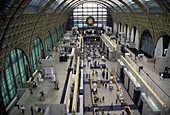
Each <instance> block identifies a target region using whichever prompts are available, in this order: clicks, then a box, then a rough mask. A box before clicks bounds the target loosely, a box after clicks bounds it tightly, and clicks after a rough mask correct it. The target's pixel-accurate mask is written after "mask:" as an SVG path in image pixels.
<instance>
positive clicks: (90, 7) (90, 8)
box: [69, 2, 113, 29]
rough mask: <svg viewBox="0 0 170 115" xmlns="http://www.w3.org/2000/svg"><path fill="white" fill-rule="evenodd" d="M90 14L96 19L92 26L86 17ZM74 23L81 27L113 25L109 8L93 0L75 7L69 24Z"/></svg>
mask: <svg viewBox="0 0 170 115" xmlns="http://www.w3.org/2000/svg"><path fill="white" fill-rule="evenodd" d="M89 16H92V17H93V18H94V19H95V23H94V24H93V25H92V26H88V25H87V24H86V19H87V18H88V17H89ZM72 20H73V21H72ZM72 23H74V25H77V26H78V27H79V28H100V29H101V28H102V27H103V26H104V25H108V26H111V27H112V25H113V23H112V18H111V15H110V13H109V12H108V11H107V9H106V8H104V7H103V6H101V5H99V4H96V3H93V2H88V3H84V4H81V5H79V6H78V7H77V8H75V9H74V10H73V13H72V15H71V16H70V19H69V24H71V25H73V24H72ZM69 29H70V28H69Z"/></svg>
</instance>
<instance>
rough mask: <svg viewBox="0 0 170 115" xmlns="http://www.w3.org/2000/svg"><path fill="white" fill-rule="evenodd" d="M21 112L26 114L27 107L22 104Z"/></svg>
mask: <svg viewBox="0 0 170 115" xmlns="http://www.w3.org/2000/svg"><path fill="white" fill-rule="evenodd" d="M21 112H22V113H23V114H24V113H25V107H24V106H23V105H21Z"/></svg>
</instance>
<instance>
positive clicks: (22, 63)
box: [1, 49, 30, 107]
mask: <svg viewBox="0 0 170 115" xmlns="http://www.w3.org/2000/svg"><path fill="white" fill-rule="evenodd" d="M29 77H30V68H29V65H28V60H27V57H26V55H25V54H24V53H23V51H21V50H20V49H14V50H13V51H12V52H11V54H10V56H9V57H8V59H7V62H6V64H5V68H4V72H3V77H2V85H1V92H2V98H3V102H4V105H5V107H7V106H8V105H9V104H10V102H11V101H12V100H13V99H14V98H15V96H16V94H17V88H21V87H22V86H23V82H26V81H27V80H28V79H29Z"/></svg>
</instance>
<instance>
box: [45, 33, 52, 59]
mask: <svg viewBox="0 0 170 115" xmlns="http://www.w3.org/2000/svg"><path fill="white" fill-rule="evenodd" d="M52 48H53V46H52V39H51V35H50V32H48V33H47V35H46V39H45V56H47V55H48V54H49V51H50V50H51V49H52Z"/></svg>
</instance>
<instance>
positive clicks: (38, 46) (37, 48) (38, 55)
mask: <svg viewBox="0 0 170 115" xmlns="http://www.w3.org/2000/svg"><path fill="white" fill-rule="evenodd" d="M43 58H44V49H43V44H42V42H41V40H40V39H39V38H38V37H37V38H36V39H35V40H34V45H33V47H32V56H31V67H32V68H31V69H32V73H34V71H35V70H36V69H37V68H38V63H39V62H40V61H41V59H43Z"/></svg>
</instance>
